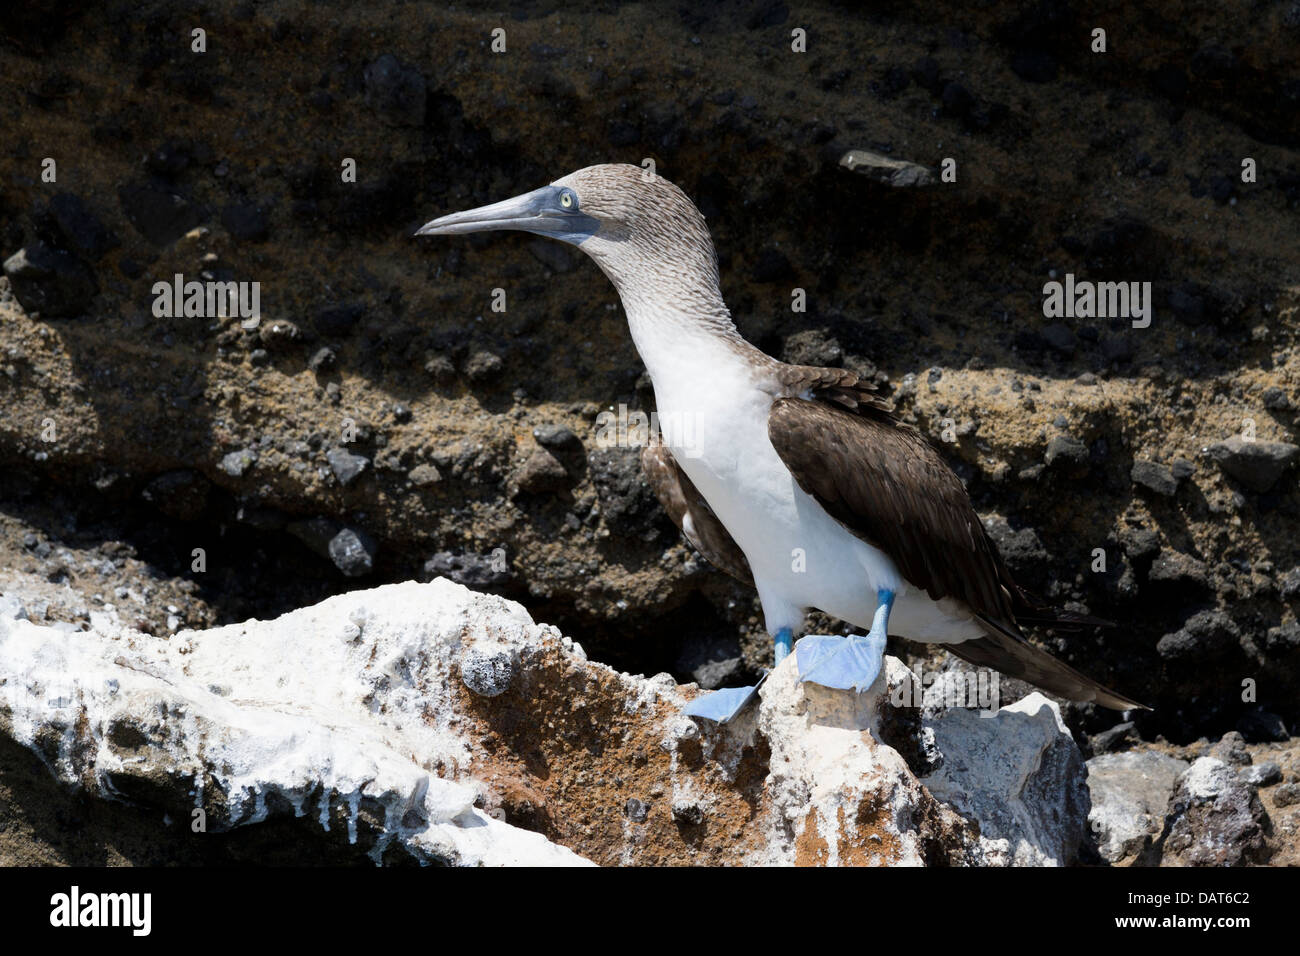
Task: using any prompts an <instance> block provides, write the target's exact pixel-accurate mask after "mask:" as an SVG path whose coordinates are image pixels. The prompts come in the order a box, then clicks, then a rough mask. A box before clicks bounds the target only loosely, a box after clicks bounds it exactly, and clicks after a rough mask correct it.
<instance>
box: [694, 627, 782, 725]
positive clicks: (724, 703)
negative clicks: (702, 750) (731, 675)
mask: <svg viewBox="0 0 1300 956" xmlns="http://www.w3.org/2000/svg"><path fill="white" fill-rule="evenodd" d="M774 642H775V644H776V649H775V650H776V662H777V663H778V664H780V663H781V661H783V660H785V658H786V657H787V656H788V655H789V654H790V647H791V645H792V644H793V642H794V635H793V633H792V632H791V630H790V628H788V627H783V628H781V630H779V631H777V632H776V637H775V638H774ZM770 673H771V671H768V674H770ZM765 680H767V674H764V675H763V680H760V681H759V682H758V683H757V684H755V685H754V686H753V687H724V688H723V689H722V690H715V691H713V693H711V694H701V695H700V696H699V697H696V698H695V699H694V700H693V701H691V702H690V703H689V704H687V705H686V709H685V710H683V711H682V713H683V714H685V715H686V716H687V717H703V718H704V719H705V720H716V721H717V722H718V723H720V724H725V723H727V722H728V721H729V720H731V719H733V718H734V717H735V716H736V715H737V714H739V713H740V712H741V711H742V710H744V709H745V706H746V705H747V704H748V703H749V702H750V701H752V700H753V699H754V698H755V697H757V696H758V689H759V688H760V687H762V686H763V681H765Z"/></svg>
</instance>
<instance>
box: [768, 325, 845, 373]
mask: <svg viewBox="0 0 1300 956" xmlns="http://www.w3.org/2000/svg"><path fill="white" fill-rule="evenodd" d="M781 356H782V358H783V359H784V360H785V361H787V362H789V363H790V364H791V365H820V366H824V367H837V366H840V365H843V364H844V349H842V348H840V343H839V342H837V341H835V339H834V338H832V337H831V336H830V335H828V334H827V333H826V332H825V331H824V330H822V329H801V330H800V331H798V332H795V333H794V334H793V335H790V336H787V337H786V340H785V347H784V348H783V349H782V351H781Z"/></svg>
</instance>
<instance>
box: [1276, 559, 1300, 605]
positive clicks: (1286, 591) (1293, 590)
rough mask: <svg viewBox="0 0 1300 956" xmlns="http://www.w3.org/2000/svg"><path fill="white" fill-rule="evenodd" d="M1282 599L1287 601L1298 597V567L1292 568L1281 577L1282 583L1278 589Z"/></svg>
mask: <svg viewBox="0 0 1300 956" xmlns="http://www.w3.org/2000/svg"><path fill="white" fill-rule="evenodd" d="M1278 590H1279V592H1280V593H1281V595H1282V597H1284V598H1286V599H1287V600H1288V601H1291V600H1294V599H1295V598H1298V597H1300V567H1296V568H1292V569H1291V570H1290V571H1288V572H1287V573H1286V574H1285V575H1283V577H1282V583H1281V586H1280V587H1279V589H1278Z"/></svg>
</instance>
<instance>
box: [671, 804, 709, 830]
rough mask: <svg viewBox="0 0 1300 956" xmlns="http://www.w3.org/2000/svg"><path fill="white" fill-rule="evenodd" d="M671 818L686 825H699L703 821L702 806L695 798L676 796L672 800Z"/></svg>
mask: <svg viewBox="0 0 1300 956" xmlns="http://www.w3.org/2000/svg"><path fill="white" fill-rule="evenodd" d="M673 819H674V820H676V821H677V822H678V823H683V824H686V825H687V826H699V825H700V824H701V823H703V822H704V808H703V807H702V806H700V804H699V801H697V800H692V799H689V798H687V797H678V798H677V799H675V800H673Z"/></svg>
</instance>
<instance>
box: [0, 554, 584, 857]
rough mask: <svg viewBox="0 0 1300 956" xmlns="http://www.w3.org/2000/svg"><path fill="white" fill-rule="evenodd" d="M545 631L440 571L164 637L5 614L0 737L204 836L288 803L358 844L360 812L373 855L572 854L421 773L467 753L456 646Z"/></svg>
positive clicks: (457, 761) (98, 789)
mask: <svg viewBox="0 0 1300 956" xmlns="http://www.w3.org/2000/svg"><path fill="white" fill-rule="evenodd" d="M376 609H382V611H377V610H376ZM97 623H100V624H102V625H103V626H105V627H107V626H108V623H109V622H108V621H107V619H105V620H103V621H100V622H97ZM543 633H547V631H546V629H545V628H542V627H540V626H538V625H535V624H533V623H532V621H531V620H530V619H529V618H528V616H527V614H526V613H524V612H523V609H522V608H520V607H519V606H518V605H517V604H513V603H512V602H508V601H504V600H502V599H499V598H494V597H489V596H484V595H477V594H474V593H473V592H472V591H469V590H468V589H466V588H464V587H461V586H460V585H458V584H454V583H452V582H450V581H446V580H441V579H440V580H437V581H434V582H432V583H429V584H419V583H416V582H407V583H404V584H393V585H388V586H385V587H381V588H377V589H374V590H373V591H363V592H353V593H350V594H343V595H339V596H337V597H333V598H330V599H328V600H326V601H322V602H321V603H320V604H317V605H315V606H312V607H308V608H303V609H301V610H298V611H294V612H292V613H290V614H286V615H284V616H283V617H280V618H277V619H276V620H274V621H247V622H245V623H243V624H235V625H230V626H227V627H220V628H214V629H212V630H208V631H202V632H196V631H181V632H179V633H178V634H175V635H173V636H172V637H171V638H170V639H163V638H156V637H152V636H150V635H147V634H141V633H138V632H135V631H129V630H124V629H122V628H120V627H113V628H110V629H108V630H107V631H99V630H93V629H92V630H89V631H71V632H70V631H64V630H59V629H56V628H53V627H41V626H37V625H35V624H33V623H31V622H29V621H26V620H19V619H15V618H14V615H8V616H7V617H0V733H2V734H5V735H7V736H10V737H12V738H14V739H16V740H18V741H19V742H20V743H23V744H25V745H26V746H29V747H31V748H32V749H33V750H34V751H36V752H37V753H38V754H40V755H41V756H42V758H43V759H44V760H45V762H46V763H47V764H48V765H49V767H50V768H51V770H52V771H53V772H54V773H55V775H56V776H57V777H59V778H60V779H62V780H64V781H66V782H69V783H76V784H80V785H82V786H85V787H86V788H87V789H89V790H90V791H92V792H94V793H96V794H97V795H100V796H105V797H115V796H126V797H130V796H132V795H133V794H136V793H141V792H144V791H148V792H149V793H150V794H151V798H152V799H154V800H155V801H156V800H159V799H162V800H164V801H165V800H167V799H171V800H172V802H173V803H174V804H176V805H175V806H169V807H167V808H166V809H169V810H171V811H173V812H174V813H180V814H183V815H184V816H185V817H186V818H188V817H189V815H190V813H191V812H192V809H193V808H197V809H200V810H202V811H203V813H204V816H205V817H206V824H207V827H208V828H209V829H213V830H219V829H228V828H231V827H236V826H240V825H246V824H252V823H256V822H258V821H260V820H262V819H265V818H266V817H267V816H268V815H269V814H270V813H271V812H272V810H273V808H277V807H278V808H292V812H294V813H295V814H296V815H298V816H311V817H314V818H316V819H318V820H319V821H320V823H321V825H322V826H324V827H326V828H329V827H331V826H337V825H340V823H341V825H343V826H345V827H346V828H347V832H348V838H349V839H350V840H351V841H352V842H354V843H355V842H357V840H358V825H359V822H361V820H362V816H363V814H364V815H365V816H366V822H365V827H366V828H368V829H370V830H373V831H376V832H373V833H371V834H370V835H369V836H368V839H367V841H366V842H367V845H368V846H369V853H370V855H371V857H372V858H373V859H374V860H375V861H376V862H378V861H380V860H381V859H382V858H383V856H384V853H385V852H386V851H387V850H388V849H389V848H390V846H391V845H392V844H394V842H396V843H398V844H400V846H401V847H403V848H404V849H405V850H406V851H408V852H409V853H410V854H411V855H412V856H414V857H415V858H416V859H419V860H427V861H438V862H450V863H458V864H469V865H473V864H488V865H496V864H519V865H530V864H531V865H556V864H582V863H584V862H586V861H584V860H583V859H582V858H581V857H579V856H577V855H576V854H574V853H573V852H571V851H570V850H567V849H565V848H563V847H560V846H557V845H555V844H552V843H550V842H548V841H547V840H546V839H545V838H543V837H542V836H540V835H538V834H536V833H532V832H529V831H526V830H521V829H519V828H516V827H512V826H509V825H507V824H505V823H502V822H500V821H499V820H496V819H494V818H493V817H491V816H489V815H487V814H485V813H483V812H481V811H480V810H478V809H476V808H475V807H474V802H475V798H476V796H477V791H476V788H475V787H474V786H472V785H469V784H467V783H461V782H454V781H452V780H445V779H442V778H440V777H439V776H438V775H437V773H436V772H434V768H438V767H449V768H453V769H454V768H464V767H467V766H468V765H469V763H470V760H471V756H472V755H471V752H470V745H469V743H468V742H467V741H466V740H465V739H464V738H463V737H462V736H460V735H458V734H457V733H456V731H455V730H454V729H453V726H452V725H453V724H454V723H455V717H454V713H453V703H452V699H451V690H450V688H452V687H453V686H454V682H453V681H451V680H450V679H448V676H449V674H450V673H451V669H452V665H453V663H454V662H455V661H456V660H457V659H458V657H459V656H460V654H461V652H462V649H463V647H464V646H466V645H468V644H472V643H474V642H475V641H477V640H481V641H483V642H484V643H485V645H490V644H491V642H493V641H494V640H496V639H505V640H508V641H510V642H513V643H516V644H517V643H526V642H528V641H530V640H531V641H536V640H539V639H540V635H542V634H543ZM340 634H344V636H345V639H344V640H339V639H338V635H340ZM181 801H185V802H187V803H188V806H185V805H183V803H182V802H181Z"/></svg>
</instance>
